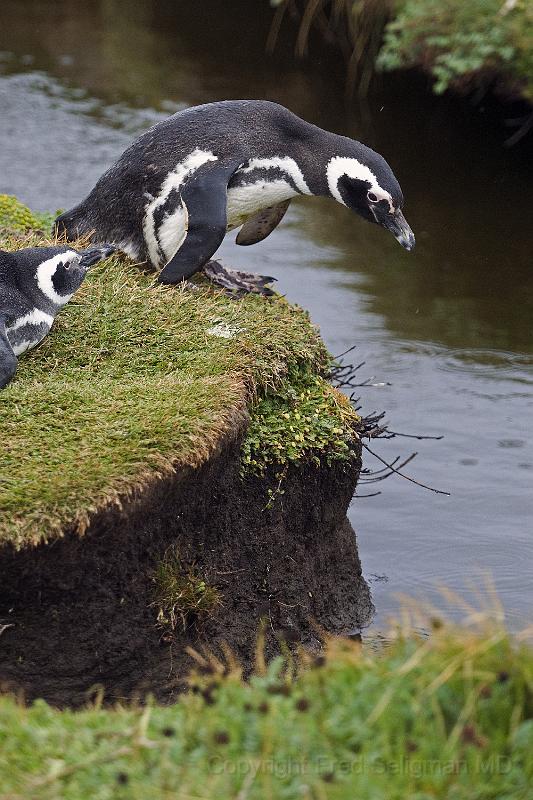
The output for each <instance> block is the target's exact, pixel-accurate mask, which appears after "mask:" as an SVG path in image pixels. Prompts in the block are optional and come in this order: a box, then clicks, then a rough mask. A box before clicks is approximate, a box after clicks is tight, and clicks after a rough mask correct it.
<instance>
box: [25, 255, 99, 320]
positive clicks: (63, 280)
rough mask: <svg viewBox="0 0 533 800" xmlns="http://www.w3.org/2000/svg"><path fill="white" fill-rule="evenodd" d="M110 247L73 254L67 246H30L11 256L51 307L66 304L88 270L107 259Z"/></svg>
mask: <svg viewBox="0 0 533 800" xmlns="http://www.w3.org/2000/svg"><path fill="white" fill-rule="evenodd" d="M114 250H115V248H114V247H113V246H112V245H101V246H96V247H90V248H88V249H87V250H81V251H79V252H78V251H77V250H74V249H73V248H70V247H31V248H27V249H25V250H19V251H18V253H15V254H14V255H15V256H16V259H17V262H18V267H19V269H20V270H21V271H25V272H26V273H30V274H33V277H34V279H35V281H36V282H37V286H38V288H39V290H40V291H41V292H42V294H43V295H44V296H45V297H46V299H47V300H48V301H49V302H50V303H52V304H53V305H54V306H63V305H65V303H68V301H69V300H70V298H71V297H72V295H73V294H74V292H76V291H77V290H78V289H79V288H80V286H81V284H82V283H83V280H84V278H85V276H86V274H87V271H88V269H89V267H91V266H92V265H93V264H96V263H97V262H98V261H101V260H102V259H103V258H107V256H108V255H111V253H113V252H114Z"/></svg>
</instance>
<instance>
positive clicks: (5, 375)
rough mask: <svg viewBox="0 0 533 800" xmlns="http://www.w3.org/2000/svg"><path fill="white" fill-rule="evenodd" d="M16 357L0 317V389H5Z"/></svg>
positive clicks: (12, 371) (13, 370) (16, 361)
mask: <svg viewBox="0 0 533 800" xmlns="http://www.w3.org/2000/svg"><path fill="white" fill-rule="evenodd" d="M17 363H18V359H17V357H16V355H15V353H14V352H13V348H12V347H11V345H10V344H9V339H8V338H7V333H6V327H5V322H4V320H2V319H0V390H1V389H5V387H6V386H7V384H8V383H9V381H10V380H11V378H12V377H13V375H14V374H15V372H16V369H17Z"/></svg>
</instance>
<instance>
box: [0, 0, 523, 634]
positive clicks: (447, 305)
mask: <svg viewBox="0 0 533 800" xmlns="http://www.w3.org/2000/svg"><path fill="white" fill-rule="evenodd" d="M270 16H271V12H270V10H269V8H268V5H267V3H264V4H261V3H260V2H257V3H253V2H242V3H238V2H232V3H224V4H220V3H216V2H198V3H194V4H193V3H190V2H189V3H183V2H170V0H169V1H168V2H167V1H166V0H165V1H164V2H161V1H160V2H157V3H156V2H153V3H150V2H143V1H142V0H129V1H128V2H122V3H118V2H113V1H112V0H110V1H108V2H106V1H105V0H101V2H85V3H83V4H79V3H74V2H61V1H59V2H54V3H49V2H20V0H2V6H1V9H0V20H1V25H0V192H7V193H14V194H17V195H18V196H19V197H21V198H22V199H23V200H24V201H26V202H27V203H29V204H30V205H31V206H33V207H34V208H38V209H43V210H44V209H46V210H49V209H55V208H57V207H68V206H70V205H71V204H74V203H75V202H77V201H78V200H79V199H80V198H81V197H83V196H84V194H85V193H86V192H87V191H88V190H89V189H90V188H91V186H92V185H93V184H94V182H95V180H96V179H97V178H98V177H99V175H100V174H101V173H102V172H103V171H104V169H105V168H107V167H108V166H109V165H110V164H111V163H112V161H113V160H114V159H115V158H116V157H117V156H118V155H119V154H120V152H121V151H122V150H123V149H124V147H125V146H126V145H127V144H128V143H129V142H130V141H131V139H132V138H133V137H134V136H135V135H136V134H138V133H139V132H141V131H142V130H144V129H145V128H146V127H147V126H148V125H149V124H151V123H152V122H153V121H154V120H157V119H159V118H162V117H164V116H166V115H168V114H169V113H172V112H174V111H175V110H177V109H179V108H181V107H183V106H185V105H190V104H197V103H201V102H206V101H210V100H216V99H222V98H236V97H259V98H267V99H272V100H277V101H279V102H281V103H283V104H284V105H286V106H288V107H290V108H291V109H292V110H293V111H295V112H296V113H298V114H300V115H301V116H303V117H305V118H306V119H308V120H310V121H312V122H315V123H317V124H319V125H321V126H322V127H325V128H329V129H331V130H335V131H338V132H342V133H345V134H347V135H350V136H353V137H354V138H359V139H362V140H363V141H365V142H366V143H368V144H370V145H371V146H373V147H374V148H375V149H377V150H379V151H380V152H382V153H383V155H385V157H386V158H387V159H388V160H389V162H390V163H391V164H392V165H393V167H394V169H395V172H396V174H397V175H398V177H399V179H400V181H401V183H402V187H403V190H404V194H405V197H406V208H405V210H406V216H407V218H408V219H409V221H410V223H411V225H412V227H413V229H414V230H415V232H416V234H417V248H416V250H415V251H414V253H412V254H407V253H405V252H403V251H402V250H401V248H400V247H399V245H397V243H396V242H395V241H394V239H393V238H392V237H391V236H390V235H388V234H387V233H386V232H384V231H382V230H379V229H376V228H374V226H370V225H368V224H366V223H364V222H363V221H361V220H359V219H358V218H356V217H355V216H354V215H353V214H351V213H350V212H349V211H348V210H347V209H344V208H342V207H341V206H339V205H337V204H336V203H334V202H333V201H329V202H328V201H326V200H315V199H306V200H300V201H297V202H294V203H293V205H292V207H291V210H290V213H289V214H288V215H287V218H286V221H284V223H283V224H282V226H281V227H280V228H279V229H278V230H277V231H276V232H275V234H274V235H272V236H271V237H270V238H268V239H267V240H266V241H265V242H263V243H261V244H259V245H257V246H255V247H254V248H253V249H247V248H238V247H236V246H235V245H234V244H233V238H232V237H231V235H230V236H229V237H228V238H227V239H226V241H225V242H224V245H223V247H222V250H221V255H222V257H223V259H224V260H225V261H226V263H228V264H229V265H236V266H242V267H244V268H247V269H253V270H255V271H258V272H264V273H266V274H274V275H276V276H278V278H279V287H280V289H281V290H282V291H283V292H285V293H286V294H287V295H288V297H289V298H290V299H291V300H293V301H296V302H298V303H300V304H302V305H303V306H305V307H307V308H308V309H309V310H310V312H311V314H312V317H313V319H314V320H315V321H316V322H317V323H319V324H320V326H321V330H322V334H323V336H324V338H325V340H326V342H327V343H328V345H329V347H330V349H331V350H332V352H334V353H339V352H341V351H343V350H345V349H346V348H348V347H350V346H351V345H353V344H356V345H357V350H356V351H355V353H354V354H353V357H354V359H355V360H356V361H357V362H359V361H365V362H366V365H365V366H364V367H363V368H362V369H361V370H360V374H361V376H362V379H364V378H368V377H371V376H374V378H373V380H372V381H371V383H372V384H375V385H372V386H367V387H364V388H362V389H361V390H360V394H361V396H362V404H363V409H364V410H365V411H366V412H370V411H373V410H386V411H387V414H388V419H389V421H390V426H391V428H392V429H393V430H399V431H403V432H406V433H417V434H419V433H424V434H428V435H433V436H436V435H440V434H444V436H445V438H444V439H443V440H442V441H425V442H416V441H415V440H409V439H396V440H394V441H391V442H382V443H374V445H373V447H374V448H375V449H376V451H377V452H379V453H380V454H381V455H382V457H384V458H386V459H393V458H395V457H396V456H397V455H401V456H407V455H409V453H410V452H411V451H412V450H418V451H419V455H418V457H417V458H416V459H415V461H414V462H413V463H411V464H410V465H409V467H408V468H407V471H408V472H409V474H411V475H414V476H416V477H417V478H418V479H419V480H422V481H423V482H424V483H429V484H430V485H431V486H435V487H438V488H441V489H446V490H448V491H450V492H451V497H443V496H440V495H436V494H433V493H430V492H427V491H424V490H422V489H420V488H418V487H416V486H413V485H412V484H409V483H407V482H406V481H403V480H401V479H399V478H391V479H388V480H387V481H386V482H384V483H381V484H379V483H378V484H373V483H369V484H361V486H360V490H359V492H360V494H361V495H364V494H370V493H372V492H374V491H378V490H380V491H381V492H382V493H381V494H380V495H379V496H378V497H373V498H360V499H356V500H355V501H354V503H353V505H352V509H351V518H352V522H353V524H354V526H355V527H356V529H357V531H358V538H359V547H360V554H361V558H362V562H363V567H364V569H365V572H366V575H367V578H368V579H369V580H370V581H371V584H372V589H373V593H374V601H375V603H376V606H377V608H378V623H381V622H382V621H383V619H384V617H385V616H387V615H388V613H389V612H391V611H393V610H394V608H395V607H396V602H397V601H396V595H397V594H398V593H408V594H415V595H417V596H421V597H427V598H431V599H435V597H436V595H435V586H436V585H437V584H444V585H446V586H448V587H451V588H452V589H455V590H458V591H459V592H461V593H462V594H463V595H465V596H468V594H469V592H470V588H469V587H470V586H471V585H476V586H479V585H481V584H482V582H483V576H484V575H485V574H487V573H488V574H491V575H492V576H493V579H494V583H495V586H496V588H497V591H498V593H499V596H500V599H501V600H502V602H503V604H504V606H505V608H506V611H507V614H508V618H509V622H510V624H511V626H513V627H519V626H521V625H522V624H524V623H525V622H526V621H528V618H529V612H530V610H531V589H532V586H533V566H532V555H533V552H532V551H533V547H532V539H533V492H532V489H533V431H532V422H533V334H532V320H533V263H532V258H531V245H532V242H533V231H532V226H531V208H532V207H533V183H532V177H533V164H532V161H533V160H532V158H531V155H532V153H533V148H532V147H531V145H530V143H528V142H522V143H521V145H520V147H519V148H516V149H514V150H512V151H507V150H505V149H504V148H502V146H501V142H502V140H503V138H504V134H503V133H502V131H501V130H500V129H499V128H498V127H495V126H494V125H493V124H492V123H490V122H487V121H486V119H485V116H488V114H489V112H488V111H485V110H484V109H483V107H482V106H481V107H480V108H478V109H477V110H476V111H472V110H469V109H467V108H465V107H464V106H463V105H462V104H457V103H455V102H453V101H451V100H446V99H440V100H437V99H435V98H433V97H431V96H430V95H429V94H428V93H427V92H426V91H425V87H424V86H423V85H421V82H420V81H419V80H415V79H411V78H409V79H408V80H405V79H402V80H399V79H392V78H389V79H387V80H386V81H384V82H383V83H382V85H381V86H380V87H379V88H378V89H376V91H375V92H374V93H373V94H372V96H371V97H369V98H368V100H367V102H365V104H364V105H360V106H357V104H355V103H353V104H352V105H351V107H350V108H349V109H347V107H346V105H345V102H344V98H343V91H342V78H341V74H342V73H341V69H340V67H339V65H338V64H337V63H336V61H335V59H334V57H333V55H332V54H326V56H323V57H315V58H314V59H313V60H312V61H311V62H308V63H306V64H305V65H303V64H301V63H298V62H295V61H294V59H293V57H292V41H293V38H292V32H290V31H289V29H286V30H285V31H283V32H282V37H281V41H280V43H279V46H278V48H277V50H276V51H275V53H274V56H273V57H266V56H265V54H264V42H265V37H266V34H267V32H268V27H269V20H270ZM366 466H367V467H369V468H377V469H379V468H380V466H381V465H380V464H379V463H378V462H377V461H374V459H373V458H372V457H371V456H367V460H366Z"/></svg>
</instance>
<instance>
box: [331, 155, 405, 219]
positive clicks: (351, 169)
mask: <svg viewBox="0 0 533 800" xmlns="http://www.w3.org/2000/svg"><path fill="white" fill-rule="evenodd" d="M343 175H347V176H348V177H349V178H354V179H355V180H359V181H367V182H368V183H369V184H370V189H369V191H370V192H373V194H375V195H376V197H377V198H378V200H377V201H378V202H379V201H380V200H386V201H387V203H388V204H389V209H390V213H391V214H393V213H394V211H395V208H394V204H393V202H392V197H391V195H390V193H389V192H387V191H386V190H385V189H382V188H381V186H380V185H379V183H378V179H377V178H376V176H375V175H374V173H373V172H372V170H371V169H370V168H369V167H367V166H366V164H362V163H361V162H360V161H358V160H357V159H356V158H346V157H344V156H334V157H333V158H332V159H331V160H330V161H329V163H328V166H327V169H326V177H327V180H328V188H329V191H330V194H331V195H332V197H334V198H335V200H337V201H338V202H339V203H342V204H343V206H345V205H346V203H345V202H344V200H343V199H342V196H341V193H340V192H339V186H338V184H339V180H340V178H342V176H343Z"/></svg>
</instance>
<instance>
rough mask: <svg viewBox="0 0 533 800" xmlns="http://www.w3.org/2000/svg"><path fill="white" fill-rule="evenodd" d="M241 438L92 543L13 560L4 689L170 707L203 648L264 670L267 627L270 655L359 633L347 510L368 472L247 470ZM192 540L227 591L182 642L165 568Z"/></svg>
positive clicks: (7, 574)
mask: <svg viewBox="0 0 533 800" xmlns="http://www.w3.org/2000/svg"><path fill="white" fill-rule="evenodd" d="M239 449H240V440H234V441H232V442H227V443H226V444H225V446H224V447H223V448H222V449H221V451H220V452H219V453H218V455H217V456H216V457H214V458H212V459H211V460H210V461H209V462H208V463H207V464H206V465H205V466H204V467H203V468H201V469H200V470H196V471H192V470H189V471H186V472H183V473H181V474H180V475H178V476H176V477H175V478H174V479H173V480H170V481H165V482H164V483H163V482H161V483H160V484H158V485H157V486H156V487H153V488H152V489H151V490H150V492H149V494H148V493H147V494H146V495H145V496H143V497H142V498H141V499H140V500H138V501H137V502H136V503H135V504H134V505H132V506H130V507H129V508H127V509H123V510H122V511H119V510H113V511H109V512H106V513H103V514H101V515H100V516H99V517H98V518H96V519H95V520H94V521H93V522H92V524H91V526H90V528H89V529H88V531H87V533H86V534H85V535H84V536H83V537H82V538H79V537H77V536H75V535H74V534H73V533H66V535H65V538H63V539H60V540H58V541H57V542H55V543H54V544H52V545H48V546H39V547H37V548H35V549H33V550H26V551H22V552H20V553H15V552H14V551H12V550H10V549H9V548H4V549H3V550H0V576H1V584H0V630H2V626H3V625H12V626H13V627H7V628H5V629H4V630H3V633H1V634H0V683H1V684H2V685H3V686H4V687H5V688H8V689H10V690H15V691H17V692H22V693H23V695H24V697H25V698H27V699H28V700H30V699H32V698H35V697H44V698H45V699H46V700H48V701H49V702H51V703H53V704H56V705H58V706H65V705H73V706H77V705H80V704H82V703H84V702H85V701H87V699H88V698H90V696H91V693H92V692H93V691H94V687H95V685H99V686H103V687H104V689H105V697H106V699H107V700H108V701H115V700H117V699H127V698H132V697H137V696H139V695H141V696H142V695H143V694H145V693H146V692H147V691H150V692H152V693H153V694H154V695H155V696H156V697H157V698H158V699H159V700H161V701H164V702H165V701H170V700H171V699H172V698H173V696H174V695H175V693H176V692H177V691H179V689H180V687H181V686H182V685H183V677H184V675H186V673H187V672H188V670H189V669H190V667H191V665H192V661H191V657H190V656H189V655H188V654H187V653H186V652H185V648H186V646H188V645H190V646H192V647H194V648H196V649H199V650H201V649H202V648H204V647H207V648H208V649H210V650H211V651H214V652H220V645H221V643H222V642H227V644H228V645H229V646H230V648H231V649H232V651H233V652H234V653H235V654H236V655H237V657H238V658H239V659H240V660H241V661H242V662H243V664H244V666H245V668H246V669H248V668H250V666H251V663H252V660H253V657H254V652H255V645H256V639H257V631H258V627H259V624H260V621H261V619H263V620H264V624H265V629H266V650H267V655H272V654H273V653H275V652H277V651H279V647H280V639H281V640H285V641H287V642H290V643H294V642H297V641H301V642H303V643H304V644H305V645H307V646H310V647H318V646H319V633H318V630H319V628H317V624H316V623H318V626H319V627H321V628H323V629H325V630H327V631H330V632H334V633H346V632H348V631H350V630H353V628H354V627H357V626H359V625H362V624H365V623H366V622H368V621H369V618H370V617H371V614H372V611H373V608H372V603H371V599H370V592H369V589H368V586H367V584H366V583H365V581H364V579H363V577H362V575H361V565H360V562H359V556H358V553H357V544H356V539H355V534H354V532H353V529H352V528H351V526H350V524H349V522H348V520H347V518H346V510H347V508H348V504H349V502H350V499H351V497H352V494H353V491H354V488H355V484H356V481H357V478H358V473H359V468H360V464H358V465H356V467H354V466H352V467H350V468H349V469H347V468H346V466H345V465H343V464H340V463H335V464H333V465H332V466H327V465H326V464H324V465H322V466H321V467H316V466H311V465H306V466H304V467H302V468H299V469H297V468H293V469H291V470H290V471H289V473H288V476H287V478H286V481H285V485H284V489H285V491H284V494H282V495H278V496H277V498H276V499H275V501H274V503H273V504H272V506H271V507H269V508H265V506H266V505H267V502H268V495H267V490H268V488H269V486H270V487H274V486H275V485H277V482H275V480H274V479H272V480H260V479H258V478H249V479H247V480H246V481H245V483H244V484H243V482H242V481H241V479H240V477H239V474H238V467H239ZM176 542H179V551H180V555H181V557H182V559H184V561H185V562H186V563H189V564H192V563H194V564H195V565H196V566H195V568H196V570H197V571H199V572H200V573H201V574H202V576H204V577H205V580H206V581H207V582H208V583H210V584H211V585H215V586H217V587H218V588H219V590H220V592H221V594H222V600H223V603H222V605H221V606H220V607H219V608H217V609H215V611H214V612H213V614H212V615H211V616H210V617H209V618H207V619H206V620H203V621H200V620H196V621H195V620H189V624H188V626H187V628H186V629H185V630H183V629H182V628H181V626H180V628H179V629H177V630H176V631H175V633H174V636H173V637H170V641H168V639H169V637H168V636H165V635H162V631H161V629H160V628H159V627H158V626H157V624H156V614H157V609H155V608H154V607H153V606H151V603H152V601H153V599H154V583H153V571H154V566H155V564H156V563H157V562H158V560H160V559H161V558H162V557H163V555H164V553H165V552H166V551H167V549H168V548H169V546H171V545H175V544H176Z"/></svg>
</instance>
